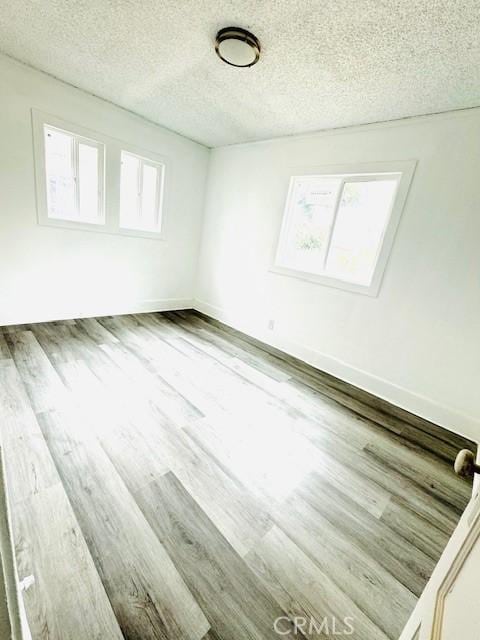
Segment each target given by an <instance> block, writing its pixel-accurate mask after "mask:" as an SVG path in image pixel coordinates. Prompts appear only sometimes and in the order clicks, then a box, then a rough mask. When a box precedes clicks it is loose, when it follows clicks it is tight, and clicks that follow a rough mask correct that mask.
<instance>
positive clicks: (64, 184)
mask: <svg viewBox="0 0 480 640" xmlns="http://www.w3.org/2000/svg"><path fill="white" fill-rule="evenodd" d="M43 130H44V141H45V148H44V150H45V179H46V195H47V216H48V218H53V219H57V220H67V221H71V222H83V223H88V224H103V223H104V221H105V215H104V184H103V183H104V178H103V173H104V172H103V165H104V145H103V144H102V143H100V142H97V141H95V140H89V139H87V138H83V137H82V136H79V135H77V134H75V133H71V132H69V131H64V130H62V129H57V128H56V127H52V126H50V125H44V127H43Z"/></svg>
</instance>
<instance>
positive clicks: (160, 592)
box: [39, 412, 209, 640]
mask: <svg viewBox="0 0 480 640" xmlns="http://www.w3.org/2000/svg"><path fill="white" fill-rule="evenodd" d="M39 420H40V425H41V428H42V431H43V434H44V436H45V439H46V441H47V443H48V446H49V449H50V451H51V452H52V456H53V458H54V460H55V463H56V465H57V469H58V472H59V474H60V477H61V479H62V482H63V483H64V486H65V490H66V492H67V495H68V496H69V499H70V501H71V503H72V506H73V509H74V511H75V513H76V516H77V519H78V521H79V523H80V527H81V529H82V531H83V534H84V536H85V538H86V540H87V543H88V545H89V548H90V553H91V554H92V557H93V560H94V562H95V565H96V567H97V570H98V572H99V574H100V576H101V578H102V581H103V583H104V585H105V590H106V592H107V594H108V596H109V598H110V602H111V604H112V608H113V610H114V611H115V614H116V616H117V619H118V621H119V624H120V627H121V629H122V633H123V635H124V636H125V638H127V639H140V638H142V640H157V639H160V638H162V639H164V638H172V639H177V638H178V639H182V638H184V639H185V640H187V639H188V640H195V639H198V640H200V638H202V636H203V635H204V634H205V633H206V632H207V631H208V628H209V625H208V622H207V620H206V618H205V616H204V615H203V613H202V611H201V609H200V608H199V606H198V604H197V603H196V601H195V599H194V598H193V597H192V595H191V593H190V591H189V590H188V588H187V586H186V585H185V583H184V581H183V580H182V578H181V576H180V575H179V573H178V572H177V570H176V568H175V566H174V565H173V563H172V561H171V559H170V557H169V555H168V554H167V552H166V551H165V549H164V547H163V546H162V545H161V543H160V542H159V540H158V539H157V538H156V536H155V535H154V533H153V531H152V529H151V527H150V525H149V524H148V523H147V521H146V520H145V518H144V516H143V514H142V513H141V511H140V510H139V508H138V506H137V504H136V502H135V500H134V499H133V497H132V495H131V494H130V493H129V491H128V490H127V488H126V487H125V485H124V484H123V482H122V480H121V479H120V476H119V475H118V474H117V472H116V471H115V468H114V467H113V465H112V464H111V462H110V460H109V459H108V457H107V456H106V454H105V453H104V452H103V450H102V449H101V447H100V445H99V444H98V442H97V441H96V439H95V438H94V437H92V436H91V435H90V434H85V433H84V432H82V431H81V430H80V429H78V428H75V421H74V420H73V421H72V418H71V417H70V416H68V415H67V414H60V413H55V412H48V413H43V414H40V415H39Z"/></svg>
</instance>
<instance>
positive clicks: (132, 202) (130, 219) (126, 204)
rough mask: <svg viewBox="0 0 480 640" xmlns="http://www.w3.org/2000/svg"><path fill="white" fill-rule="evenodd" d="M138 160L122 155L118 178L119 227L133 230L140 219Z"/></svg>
mask: <svg viewBox="0 0 480 640" xmlns="http://www.w3.org/2000/svg"><path fill="white" fill-rule="evenodd" d="M139 171H140V159H139V158H137V157H136V156H132V155H130V154H129V153H122V171H121V178H120V225H121V226H122V227H127V228H135V227H138V225H139V219H140V198H139V193H138V190H139Z"/></svg>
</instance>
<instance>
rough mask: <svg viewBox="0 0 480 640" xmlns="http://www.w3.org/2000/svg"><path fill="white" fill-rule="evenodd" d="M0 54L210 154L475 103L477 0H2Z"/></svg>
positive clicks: (479, 43) (478, 84) (478, 93)
mask: <svg viewBox="0 0 480 640" xmlns="http://www.w3.org/2000/svg"><path fill="white" fill-rule="evenodd" d="M225 26H241V27H244V28H247V29H249V30H250V31H252V32H253V33H254V34H255V35H256V36H257V37H258V38H259V40H260V43H261V47H262V53H261V58H260V61H259V62H258V64H257V65H256V66H254V67H252V68H249V69H248V68H247V69H237V68H234V67H230V66H228V65H226V64H225V63H223V62H222V61H221V60H219V58H217V56H216V55H215V51H214V40H215V34H216V32H217V31H218V29H220V28H222V27H225ZM0 50H1V51H3V52H4V53H6V54H8V55H10V56H12V57H14V58H17V59H18V60H21V61H23V62H25V63H27V64H29V65H31V66H33V67H35V68H37V69H40V70H42V71H45V72H47V73H49V74H52V75H53V76H56V77H57V78H60V79H61V80H64V81H65V82H68V83H70V84H72V85H75V86H76V87H80V88H81V89H84V90H86V91H88V92H90V93H93V94H95V95H97V96H100V97H102V98H105V99H107V100H109V101H111V102H113V103H116V104H118V105H120V106H122V107H125V108H126V109H129V110H130V111H133V112H135V113H137V114H139V115H141V116H143V117H145V118H147V119H148V120H151V121H153V122H156V123H158V124H161V125H163V126H166V127H168V128H169V129H172V130H174V131H177V132H179V133H182V134H184V135H185V136H188V137H189V138H192V139H194V140H197V141H199V142H202V143H203V144H205V145H207V146H210V147H214V146H220V145H225V144H232V143H236V142H246V141H250V140H259V139H264V138H270V137H275V136H283V135H290V134H295V133H304V132H308V131H315V130H319V129H329V128H334V127H343V126H346V125H353V124H362V123H367V122H378V121H383V120H391V119H396V118H403V117H407V116H413V115H420V114H426V113H434V112H440V111H448V110H451V109H459V108H466V107H472V106H477V105H479V104H480V3H479V1H478V0H321V1H319V0H297V1H293V0H290V1H289V0H237V1H232V0H224V1H223V2H220V1H215V0H176V1H175V0H165V1H161V0H157V1H153V0H10V1H9V2H8V1H6V2H3V3H2V6H1V8H0Z"/></svg>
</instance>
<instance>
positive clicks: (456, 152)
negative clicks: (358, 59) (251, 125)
mask: <svg viewBox="0 0 480 640" xmlns="http://www.w3.org/2000/svg"><path fill="white" fill-rule="evenodd" d="M412 158H413V159H416V160H418V165H417V169H416V173H415V176H414V178H413V183H412V187H411V190H410V194H409V197H408V199H407V204H406V208H405V210H404V213H403V216H402V219H401V221H400V226H399V229H398V232H397V236H396V240H395V243H394V246H393V251H392V253H391V256H390V260H389V263H388V265H387V268H386V272H385V276H384V279H383V284H382V287H381V289H380V293H379V296H378V297H377V298H371V297H367V296H364V295H360V294H355V293H350V292H347V291H342V290H339V289H334V288H329V287H326V286H322V285H317V284H312V283H309V282H305V281H302V280H298V279H295V278H291V277H288V276H282V275H277V274H274V273H270V272H269V267H270V266H271V264H272V261H273V255H274V249H275V245H276V240H277V237H278V232H279V228H280V223H281V218H282V215H283V207H284V200H285V196H286V191H287V187H288V176H289V175H290V174H291V173H293V172H294V170H296V169H298V168H301V169H306V168H308V167H310V168H315V167H318V166H321V165H324V164H336V163H338V164H345V163H354V162H360V163H362V162H363V163H364V162H377V161H397V160H408V159H412ZM292 167H295V169H292ZM479 285H480V110H471V111H465V112H457V113H454V114H448V115H442V116H429V117H425V118H417V119H412V120H408V121H400V122H397V123H390V124H382V125H371V126H364V127H356V128H350V129H344V130H339V131H334V132H327V133H319V134H314V135H306V136H299V137H293V138H284V139H280V140H273V141H268V142H264V143H253V144H246V145H236V146H231V147H224V148H219V149H215V150H214V151H213V152H212V153H211V160H210V169H209V179H208V187H207V200H206V212H205V222H204V230H203V242H202V250H201V257H200V262H199V277H198V283H197V294H196V295H197V299H198V302H197V303H196V304H197V307H198V308H199V309H200V310H203V311H205V312H206V313H208V314H210V315H213V316H215V317H217V318H218V319H221V320H223V321H225V322H227V323H229V324H231V325H233V326H235V327H237V328H240V329H244V330H246V331H247V332H249V333H250V334H253V335H256V336H258V337H260V338H261V339H264V340H267V341H269V342H270V343H272V344H275V345H277V346H279V347H280V348H283V349H285V350H287V351H289V352H290V353H292V354H294V355H297V356H300V357H302V358H304V359H306V360H307V361H309V362H311V363H312V364H315V365H317V366H319V367H320V368H322V369H324V370H327V371H329V372H331V373H333V374H336V375H338V376H339V377H341V378H344V379H346V380H349V381H351V382H353V383H355V384H357V385H358V386H361V387H363V388H366V389H368V390H370V391H372V392H373V393H376V394H377V395H380V396H382V397H384V398H387V399H388V400H391V401H393V402H394V403H395V404H398V405H400V406H403V407H405V408H407V409H410V410H411V411H413V412H415V413H418V414H420V415H423V416H424V417H426V418H429V419H432V420H434V421H436V422H438V423H441V424H444V425H445V426H447V427H450V428H453V429H455V430H456V431H458V432H461V433H464V434H466V435H469V436H470V437H473V438H475V439H477V440H480V376H479V371H480V286H479ZM269 319H274V320H275V328H274V331H267V330H266V329H267V323H268V320H269Z"/></svg>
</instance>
